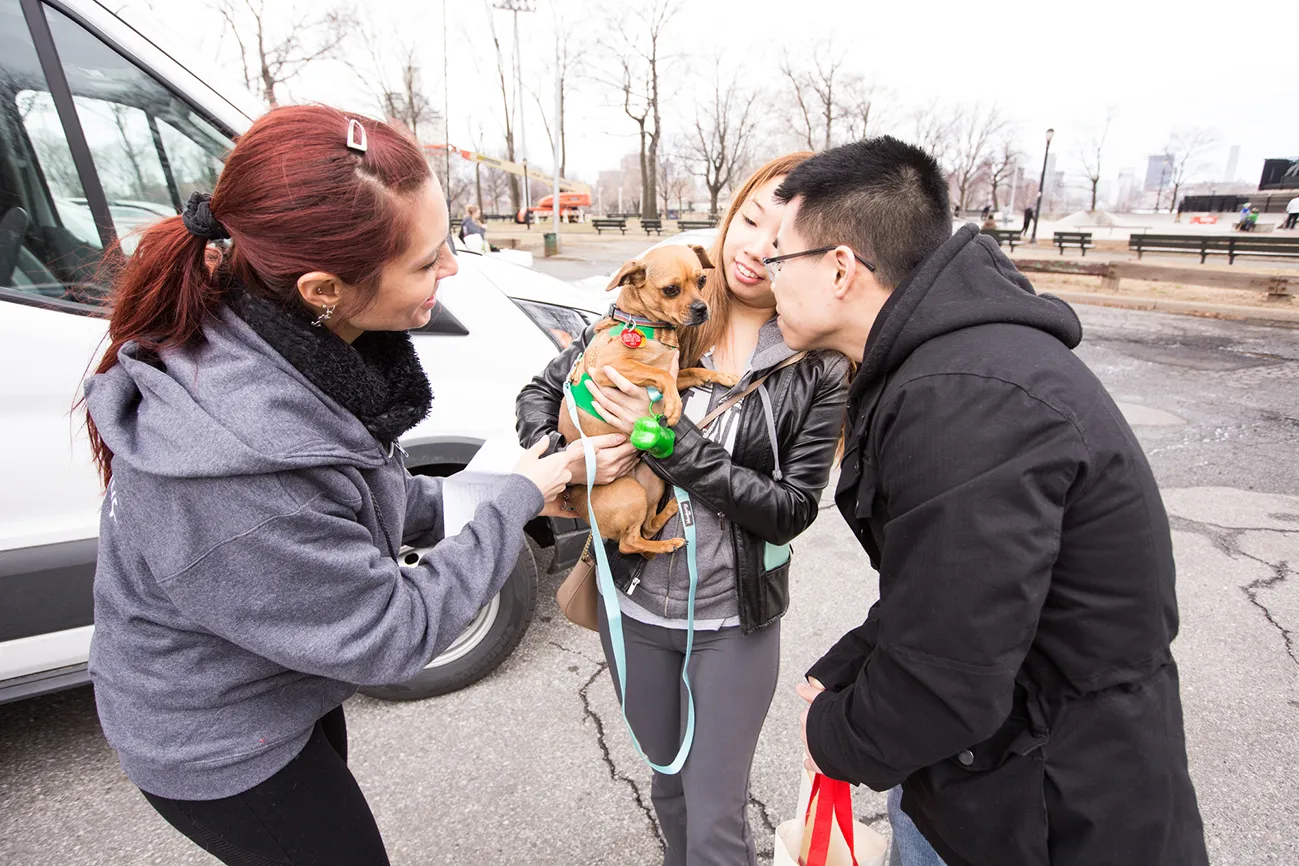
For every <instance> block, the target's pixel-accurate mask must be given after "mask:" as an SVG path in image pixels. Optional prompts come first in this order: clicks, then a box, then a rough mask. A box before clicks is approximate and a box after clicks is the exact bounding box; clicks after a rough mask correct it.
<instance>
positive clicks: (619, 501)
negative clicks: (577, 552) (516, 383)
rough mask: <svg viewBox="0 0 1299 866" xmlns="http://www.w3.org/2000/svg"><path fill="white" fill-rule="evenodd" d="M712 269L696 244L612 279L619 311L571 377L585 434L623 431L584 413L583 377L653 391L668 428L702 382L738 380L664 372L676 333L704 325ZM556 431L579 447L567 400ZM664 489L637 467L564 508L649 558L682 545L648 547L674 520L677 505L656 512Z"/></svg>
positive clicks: (669, 542)
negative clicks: (684, 394)
mask: <svg viewBox="0 0 1299 866" xmlns="http://www.w3.org/2000/svg"><path fill="white" fill-rule="evenodd" d="M712 266H713V265H712V262H710V261H709V260H708V253H706V252H705V251H704V248H703V247H701V246H698V245H697V244H690V245H689V246H666V247H659V248H658V249H654V250H650V251H649V252H648V253H646V254H645V255H644V256H642V257H641V258H639V259H632V260H631V261H629V262H627V263H626V264H625V265H623V266H622V269H621V270H619V271H618V273H617V274H616V275H615V276H614V278H613V281H612V282H611V283H609V289H608V290H609V291H613V290H614V289H616V288H619V287H622V294H621V295H620V296H619V298H618V306H617V310H616V311H615V314H614V316H612V317H610V318H607V319H603V320H602V321H600V322H599V323H598V324H597V325H596V326H595V330H596V333H595V336H594V337H592V338H591V342H590V344H589V345H588V346H587V347H586V352H585V353H583V355H582V357H581V359H580V360H579V361H578V363H577V365H576V366H575V367H574V368H573V372H572V374H571V375H570V377H569V383H570V385H571V386H572V390H573V393H574V396H576V397H577V398H578V400H577V402H578V407H579V408H578V416H579V417H580V418H581V422H582V432H583V433H585V434H586V435H587V436H599V435H602V434H605V433H618V432H620V431H619V430H618V429H617V428H616V427H614V426H612V425H611V424H609V423H607V422H605V421H604V420H602V419H601V418H600V417H599V416H598V415H595V414H592V413H591V412H590V411H587V410H585V409H584V408H583V403H584V402H586V400H585V399H584V395H585V394H587V393H588V392H587V391H586V386H585V385H584V384H583V379H584V378H585V376H587V375H589V376H590V377H591V378H592V379H594V380H595V383H596V384H597V385H599V386H600V387H601V388H616V387H617V386H616V385H614V384H613V382H611V381H610V380H609V377H608V376H606V375H605V373H604V368H605V367H606V366H609V367H613V368H614V369H615V370H617V371H618V372H619V373H621V374H622V375H623V376H625V377H626V378H627V379H628V381H630V382H632V383H633V384H636V385H642V386H650V385H652V386H654V387H655V388H657V389H658V390H659V391H660V392H661V393H662V394H663V401H662V404H661V407H662V414H663V415H664V416H665V417H666V419H667V422H668V426H669V427H670V426H673V425H675V424H676V423H677V421H678V420H679V419H680V418H681V391H682V390H684V389H686V388H692V387H694V386H696V385H701V384H704V383H706V382H714V383H719V384H722V385H726V386H731V385H734V384H735V383H736V382H737V381H739V380H738V379H736V377H734V376H732V375H730V374H728V373H720V372H717V371H716V370H706V369H703V368H693V369H688V370H682V371H681V372H680V373H679V374H678V375H677V378H676V379H675V380H674V379H673V378H672V376H671V374H670V373H669V367H670V366H671V364H672V353H673V352H674V351H676V349H677V339H676V329H677V328H688V327H693V326H697V325H702V324H703V323H704V322H706V321H708V306H707V305H706V304H705V303H704V300H703V293H702V290H703V287H704V279H705V278H704V271H705V269H708V268H711V267H712ZM588 405H589V403H588ZM559 432H560V433H561V434H562V435H563V437H564V438H565V439H566V440H567V441H569V442H576V441H578V438H579V434H578V431H577V429H576V428H575V427H574V426H573V421H572V417H571V414H570V412H569V409H568V405H567V399H566V400H565V405H564V407H563V408H562V409H561V410H560V413H559ZM664 489H665V487H664V483H663V480H662V479H661V478H659V477H658V476H657V475H655V474H654V472H653V471H652V470H650V468H649V467H648V466H646V465H645V464H644V463H641V464H640V465H638V466H637V467H636V469H635V470H633V471H632V473H631V474H630V475H624V476H623V477H622V478H619V479H617V480H615V481H613V482H610V483H609V484H602V485H599V486H598V487H594V488H592V489H591V493H590V502H589V503H588V501H587V499H588V497H587V490H586V486H585V485H574V486H573V487H571V488H569V502H570V503H571V504H572V506H573V510H574V511H576V512H577V514H578V515H579V516H581V517H582V518H583V519H585V520H587V521H588V522H589V520H590V517H589V512H588V509H589V508H594V509H595V515H596V519H597V521H598V522H599V524H600V534H601V535H603V536H604V537H605V538H608V539H610V540H612V539H617V540H618V549H619V550H621V551H622V552H623V553H627V554H631V553H639V554H641V555H642V556H644V557H645V558H647V559H652V558H653V557H654V556H656V555H657V554H660V553H671V552H672V551H674V550H676V549H678V548H680V547H681V546H682V545H683V544H685V539H683V538H671V539H665V540H663V541H654V540H653V539H654V536H655V535H657V534H658V533H659V532H661V531H662V529H663V527H664V526H666V525H667V522H668V521H669V520H670V519H672V515H674V514H676V513H677V501H676V499H675V498H673V499H669V500H668V502H667V505H666V506H665V507H664V508H663V510H662V511H660V510H659V502H661V501H662V499H663V493H664Z"/></svg>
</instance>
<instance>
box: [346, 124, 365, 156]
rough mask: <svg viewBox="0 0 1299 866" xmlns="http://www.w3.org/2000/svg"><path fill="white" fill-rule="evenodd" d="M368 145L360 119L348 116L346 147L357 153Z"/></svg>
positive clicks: (363, 151) (363, 150)
mask: <svg viewBox="0 0 1299 866" xmlns="http://www.w3.org/2000/svg"><path fill="white" fill-rule="evenodd" d="M367 147H368V145H367V144H366V141H365V127H364V126H362V125H361V121H359V120H357V119H356V118H348V121H347V149H348V150H354V151H356V152H357V153H365V151H366V148H367Z"/></svg>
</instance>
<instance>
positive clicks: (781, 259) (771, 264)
mask: <svg viewBox="0 0 1299 866" xmlns="http://www.w3.org/2000/svg"><path fill="white" fill-rule="evenodd" d="M840 246H842V244H841V245H840ZM837 249H839V247H838V246H833V247H817V248H816V249H814V250H803V251H802V252H799V253H786V254H785V255H783V256H772V257H771V258H766V259H763V260H762V265H763V267H765V268H766V269H767V279H768V280H770V281H771V282H773V283H774V282H775V281H776V277H777V276H778V275H779V274H780V269H781V267H782V266H783V265H784V264H785V262H787V261H789V260H790V259H797V258H802V257H803V256H823V255H825V254H826V253H828V252H830V251H831V250H837ZM852 257H853V258H854V259H856V260H857V261H859V262H861V263H862V264H863V265H865V266H866V270H868V271H870V272H871V273H872V274H873V273H875V266H874V265H872V264H871V263H870V262H868V261H866V260H865V259H863V258H862V257H861V256H859V255H857V254H856V253H853V254H852Z"/></svg>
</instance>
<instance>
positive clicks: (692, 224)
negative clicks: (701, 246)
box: [677, 220, 717, 232]
mask: <svg viewBox="0 0 1299 866" xmlns="http://www.w3.org/2000/svg"><path fill="white" fill-rule="evenodd" d="M715 228H717V220H677V231H679V232H686V231H690V230H691V229H715Z"/></svg>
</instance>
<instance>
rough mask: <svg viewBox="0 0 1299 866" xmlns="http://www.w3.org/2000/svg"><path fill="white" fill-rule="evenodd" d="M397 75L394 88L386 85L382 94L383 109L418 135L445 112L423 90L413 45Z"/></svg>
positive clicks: (406, 52)
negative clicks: (438, 108) (436, 107)
mask: <svg viewBox="0 0 1299 866" xmlns="http://www.w3.org/2000/svg"><path fill="white" fill-rule="evenodd" d="M398 78H399V80H398V83H397V84H396V86H395V87H393V88H392V89H388V88H385V89H384V91H383V94H382V96H381V102H382V104H383V112H384V114H385V115H387V116H388V117H389V118H390V119H392V120H395V121H397V122H399V123H401V124H403V125H404V126H405V127H406V128H407V129H409V130H410V131H411V133H412V134H413V135H415V136H417V137H418V135H419V131H420V128H421V127H422V126H424V125H426V124H428V123H431V122H433V121H435V120H437V119H438V118H440V117H441V116H442V115H441V113H440V112H439V111H438V110H437V109H435V108H434V107H433V101H432V100H431V99H429V98H428V95H427V94H426V93H425V92H424V88H423V85H422V82H421V80H420V68H419V65H418V64H417V63H416V62H415V49H414V47H413V46H408V47H407V48H406V49H405V56H404V58H403V61H402V65H401V72H400V74H399V77H398Z"/></svg>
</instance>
